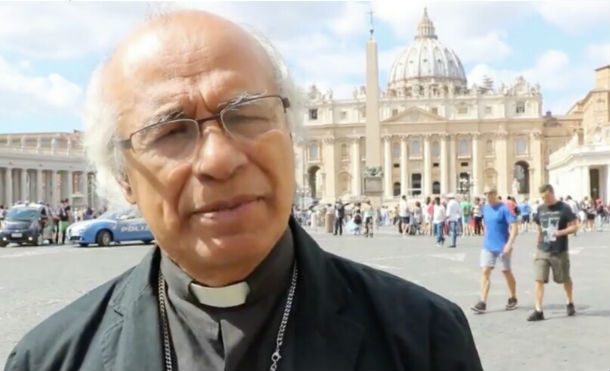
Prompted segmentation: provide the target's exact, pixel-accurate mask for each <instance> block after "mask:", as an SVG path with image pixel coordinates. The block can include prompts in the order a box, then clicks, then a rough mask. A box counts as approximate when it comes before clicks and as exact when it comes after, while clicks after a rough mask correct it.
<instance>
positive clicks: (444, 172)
mask: <svg viewBox="0 0 610 371" xmlns="http://www.w3.org/2000/svg"><path fill="white" fill-rule="evenodd" d="M448 165H449V164H448V161H447V135H446V134H443V135H441V160H440V171H441V194H446V193H448V192H449V188H448V187H449V181H448V178H449V171H448V170H449V168H448Z"/></svg>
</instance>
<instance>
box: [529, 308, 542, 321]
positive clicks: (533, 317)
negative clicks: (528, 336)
mask: <svg viewBox="0 0 610 371" xmlns="http://www.w3.org/2000/svg"><path fill="white" fill-rule="evenodd" d="M543 319H544V313H542V312H538V311H537V310H535V311H533V312H532V314H530V316H529V317H527V320H528V321H542V320H543Z"/></svg>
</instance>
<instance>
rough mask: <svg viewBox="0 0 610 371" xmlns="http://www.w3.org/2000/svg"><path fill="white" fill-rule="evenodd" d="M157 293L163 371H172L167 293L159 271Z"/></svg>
mask: <svg viewBox="0 0 610 371" xmlns="http://www.w3.org/2000/svg"><path fill="white" fill-rule="evenodd" d="M157 290H158V292H159V314H160V315H161V331H162V332H163V359H164V361H165V371H173V369H174V364H173V362H172V348H171V345H170V343H169V323H168V320H167V308H166V306H165V303H166V301H167V293H166V292H165V279H164V278H163V273H161V269H159V282H158V284H157Z"/></svg>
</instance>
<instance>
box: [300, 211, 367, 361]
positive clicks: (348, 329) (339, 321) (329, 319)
mask: <svg viewBox="0 0 610 371" xmlns="http://www.w3.org/2000/svg"><path fill="white" fill-rule="evenodd" d="M290 227H291V228H292V231H293V234H294V240H295V251H296V255H297V261H298V264H299V271H300V272H301V273H300V275H299V284H298V286H297V294H296V295H297V299H296V316H295V318H296V320H295V356H294V360H295V362H294V365H295V368H296V369H301V370H350V369H354V368H355V367H356V361H357V358H358V353H359V349H360V344H361V343H362V336H363V334H364V327H363V326H362V325H360V324H358V323H357V322H356V321H354V320H353V319H351V318H350V317H349V315H348V313H347V310H346V309H347V308H346V307H347V304H348V303H347V300H348V298H349V296H350V289H349V286H348V285H347V282H345V280H344V278H343V277H342V275H340V274H339V273H338V272H337V271H336V268H335V267H334V266H333V265H332V264H330V261H329V258H328V256H327V255H326V253H325V252H323V251H322V249H321V248H320V247H319V246H318V244H317V243H316V242H315V241H314V240H313V239H312V238H311V237H310V236H309V235H308V234H307V233H306V232H305V231H304V230H303V229H301V227H300V226H298V225H297V223H296V222H295V221H294V219H292V218H291V220H290Z"/></svg>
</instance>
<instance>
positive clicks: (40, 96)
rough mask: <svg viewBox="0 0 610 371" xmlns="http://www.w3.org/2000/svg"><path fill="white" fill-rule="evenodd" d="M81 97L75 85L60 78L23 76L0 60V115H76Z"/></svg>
mask: <svg viewBox="0 0 610 371" xmlns="http://www.w3.org/2000/svg"><path fill="white" fill-rule="evenodd" d="M82 95H83V92H82V89H81V88H80V87H79V86H78V85H77V84H75V83H73V82H71V81H68V80H66V79H65V78H64V77H63V76H61V75H59V74H56V73H51V74H49V75H48V76H32V75H25V74H23V73H22V72H21V71H20V70H19V67H18V66H15V65H12V64H10V63H8V62H7V61H5V60H4V59H2V58H0V111H5V112H11V113H15V112H21V113H22V114H27V113H44V112H47V113H48V112H53V113H56V112H63V113H71V114H77V113H78V110H79V107H80V103H81V100H82Z"/></svg>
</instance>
